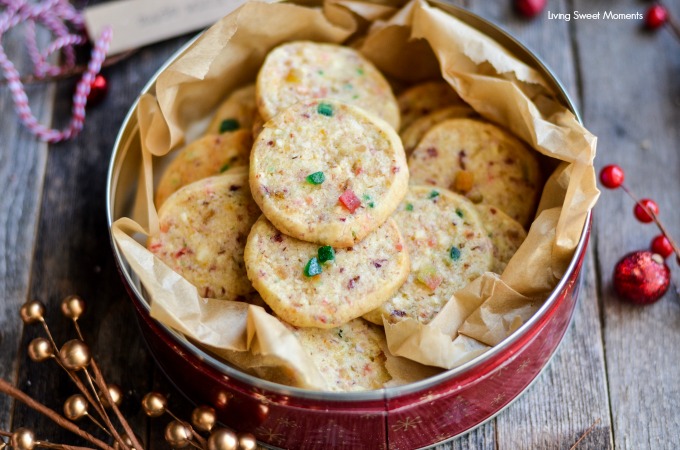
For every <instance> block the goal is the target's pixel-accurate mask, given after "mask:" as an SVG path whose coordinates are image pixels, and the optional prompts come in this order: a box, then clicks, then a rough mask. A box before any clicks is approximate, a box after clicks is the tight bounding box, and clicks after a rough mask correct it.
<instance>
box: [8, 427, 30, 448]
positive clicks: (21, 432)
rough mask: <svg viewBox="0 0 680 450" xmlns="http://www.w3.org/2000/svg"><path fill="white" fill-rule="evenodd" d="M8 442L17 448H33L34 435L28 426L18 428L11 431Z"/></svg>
mask: <svg viewBox="0 0 680 450" xmlns="http://www.w3.org/2000/svg"><path fill="white" fill-rule="evenodd" d="M10 443H11V444H12V447H13V448H15V449H17V450H33V449H34V448H35V435H34V434H33V432H32V431H31V430H29V429H28V428H19V429H18V430H16V431H15V432H14V433H12V439H11V441H10Z"/></svg>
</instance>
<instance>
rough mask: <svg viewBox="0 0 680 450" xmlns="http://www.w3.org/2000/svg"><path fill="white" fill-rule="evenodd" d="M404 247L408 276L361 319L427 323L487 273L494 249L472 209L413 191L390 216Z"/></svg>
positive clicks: (436, 193) (453, 198) (443, 195)
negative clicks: (459, 291) (458, 292)
mask: <svg viewBox="0 0 680 450" xmlns="http://www.w3.org/2000/svg"><path fill="white" fill-rule="evenodd" d="M393 217H394V220H396V221H397V223H398V224H399V228H400V230H401V232H402V235H403V236H404V240H405V241H406V248H407V249H408V252H409V257H410V259H411V273H410V274H409V276H408V278H407V280H406V282H405V283H404V284H403V285H402V286H401V288H400V289H399V291H397V293H396V294H395V295H394V297H392V298H391V299H390V300H388V301H387V302H385V303H383V304H382V305H381V306H380V307H379V308H377V309H376V310H374V311H371V312H370V313H369V314H366V315H364V318H365V319H367V320H370V321H371V322H373V323H376V324H379V325H382V323H383V321H382V317H383V316H385V317H386V319H387V321H388V322H390V323H395V322H398V321H399V320H401V319H403V318H405V317H410V318H412V319H415V320H417V321H419V322H421V323H424V324H426V323H428V322H429V321H430V320H432V318H433V317H434V316H435V315H437V313H438V312H439V310H441V308H442V307H443V306H444V305H445V304H446V302H448V301H449V299H450V298H451V296H452V295H453V294H454V293H455V292H456V291H458V290H459V289H461V288H463V287H465V286H466V285H467V284H468V283H469V282H471V281H472V280H474V279H475V278H477V277H478V276H480V275H481V274H483V273H484V272H486V271H488V270H489V269H490V268H491V264H492V253H493V249H492V245H491V242H490V241H489V239H488V238H487V236H486V231H485V230H484V226H483V225H482V222H481V221H480V220H479V216H478V215H477V211H476V210H475V206H474V205H473V204H472V202H470V201H469V200H467V199H466V198H465V197H463V196H461V195H458V194H454V193H453V192H451V191H448V190H446V189H437V188H432V187H430V186H411V187H410V189H409V192H408V194H407V195H406V198H405V199H404V201H403V202H402V204H401V205H399V208H398V209H397V212H395V213H394V215H393Z"/></svg>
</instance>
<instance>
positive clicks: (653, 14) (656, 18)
mask: <svg viewBox="0 0 680 450" xmlns="http://www.w3.org/2000/svg"><path fill="white" fill-rule="evenodd" d="M667 21H668V10H667V9H666V8H664V7H663V6H661V5H652V6H650V7H649V9H648V10H647V13H646V14H645V26H646V27H647V28H649V29H650V30H656V29H657V28H660V27H662V26H663V25H664V24H665V23H666V22H667Z"/></svg>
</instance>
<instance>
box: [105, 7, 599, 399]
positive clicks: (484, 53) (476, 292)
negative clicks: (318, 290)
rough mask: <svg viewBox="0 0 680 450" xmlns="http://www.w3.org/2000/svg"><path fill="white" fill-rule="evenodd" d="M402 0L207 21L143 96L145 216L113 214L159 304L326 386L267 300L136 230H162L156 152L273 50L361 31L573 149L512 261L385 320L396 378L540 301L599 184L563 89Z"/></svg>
mask: <svg viewBox="0 0 680 450" xmlns="http://www.w3.org/2000/svg"><path fill="white" fill-rule="evenodd" d="M396 6H397V3H395V2H390V1H389V0H388V1H383V2H381V4H375V3H368V2H360V1H333V0H327V1H326V3H324V5H323V7H322V8H314V7H303V6H297V5H293V4H265V3H256V2H251V3H247V4H245V5H244V6H243V7H241V8H239V9H238V10H236V11H235V12H234V13H232V14H230V15H229V16H227V17H225V18H224V19H222V20H220V21H219V22H218V23H217V24H215V25H214V26H213V27H211V28H210V29H209V30H208V31H206V32H205V33H204V34H203V36H202V37H200V38H199V39H198V40H197V41H196V42H195V44H194V45H193V46H192V47H191V48H190V49H189V50H188V51H187V52H185V53H184V55H183V56H181V57H180V58H179V59H178V60H176V61H175V62H174V63H172V64H171V65H170V66H169V67H168V68H167V69H166V70H165V71H164V72H163V73H162V74H161V75H159V77H158V79H157V81H156V87H155V92H154V93H151V94H145V95H143V96H142V98H141V99H140V104H139V107H138V110H137V115H138V119H139V124H140V137H141V138H140V140H141V147H142V153H143V158H142V161H143V167H142V169H141V174H140V183H139V185H140V186H139V192H138V195H137V197H136V204H135V208H134V213H133V216H132V217H131V218H129V219H128V218H124V219H119V220H118V221H117V222H116V223H114V225H113V236H114V239H115V241H116V243H117V245H118V246H119V248H120V250H121V252H122V253H123V254H124V255H125V258H126V259H127V260H128V262H129V263H130V265H131V267H132V269H133V271H134V272H135V273H136V274H137V275H138V276H139V278H140V281H141V283H142V285H143V286H144V288H145V289H146V292H147V294H148V297H149V298H150V300H151V315H152V317H154V318H156V319H157V320H159V321H160V322H162V323H164V324H165V325H167V326H169V327H171V328H173V329H175V330H177V331H179V332H181V333H183V334H184V335H186V336H187V337H188V338H189V339H190V340H192V341H195V342H197V343H200V344H201V345H203V346H204V347H206V348H207V349H208V350H209V351H210V352H212V353H214V354H217V355H218V356H220V357H222V358H224V359H226V360H227V361H231V362H232V363H234V364H236V365H238V366H239V367H242V368H245V369H246V370H248V371H250V372H252V373H256V374H260V375H267V376H270V377H271V376H273V375H275V378H276V379H279V380H282V382H285V383H289V384H295V385H298V386H301V387H306V388H310V389H327V388H328V386H326V384H325V381H324V380H323V378H322V377H321V375H320V373H319V370H318V369H317V368H316V367H314V364H313V363H312V362H311V361H310V358H308V357H307V356H306V355H305V352H304V351H303V350H302V348H301V347H300V345H299V343H297V341H296V339H295V337H294V335H293V333H291V332H290V330H289V329H288V328H287V327H286V326H284V325H283V324H282V323H281V322H279V321H278V319H276V318H274V317H273V316H270V315H269V314H267V313H266V312H265V311H264V310H263V309H262V308H259V307H257V306H252V305H245V304H240V303H237V302H229V301H222V300H213V299H204V298H201V297H200V295H198V293H197V292H196V289H195V288H193V286H191V285H190V284H189V283H188V282H186V280H184V279H183V278H182V277H181V276H179V275H177V274H175V273H174V272H173V271H172V270H170V269H169V268H168V267H167V266H165V264H163V263H162V262H161V261H160V260H158V259H157V258H155V257H154V256H153V255H152V254H151V253H150V252H148V251H147V250H146V249H145V248H144V247H143V246H142V245H140V244H139V242H138V241H139V240H140V239H141V237H143V236H144V235H148V234H150V233H154V232H156V230H157V217H156V211H155V208H154V206H153V202H152V199H153V181H152V180H153V176H152V175H153V171H152V169H153V160H154V158H155V157H162V156H163V155H166V154H167V153H168V152H170V150H172V149H174V148H178V147H179V146H181V145H182V144H183V142H184V140H185V137H186V135H187V133H188V130H189V129H190V127H191V126H192V124H195V123H197V122H198V121H200V120H201V119H205V117H207V116H208V115H209V114H210V113H211V111H212V110H214V108H215V107H216V105H217V103H218V102H219V101H220V100H221V99H222V98H224V97H225V96H226V95H227V94H228V93H229V92H231V91H232V90H234V89H235V88H237V87H239V86H241V85H244V84H246V83H248V82H252V81H253V80H254V79H255V76H256V74H257V70H258V69H259V67H260V65H261V63H262V61H263V60H264V57H265V55H266V54H267V52H268V51H269V50H271V49H272V48H273V47H275V46H276V45H278V44H280V43H283V42H286V41H293V40H304V39H307V40H314V41H319V42H335V43H343V42H344V43H348V44H349V45H353V46H354V47H356V48H358V49H359V50H360V51H361V52H362V53H363V54H364V55H366V56H367V57H368V58H369V59H370V60H372V61H373V62H374V64H376V66H378V68H379V69H381V70H382V71H383V72H384V73H386V74H387V75H389V76H391V77H393V78H395V79H396V80H397V81H399V82H413V81H418V80H423V79H428V78H432V77H435V76H436V77H443V78H444V79H445V80H446V81H447V82H449V83H450V84H451V86H452V87H453V88H454V89H455V90H456V91H457V92H458V94H459V95H460V97H461V98H462V99H463V100H464V101H465V102H467V103H469V104H470V105H471V106H472V107H473V108H474V109H475V110H476V111H477V112H478V113H480V114H481V115H482V116H484V117H486V118H488V119H489V120H492V121H494V122H496V123H498V124H500V125H502V126H505V127H507V128H508V129H510V130H511V131H512V132H514V133H515V134H516V135H518V136H519V137H521V138H522V139H524V140H525V141H526V142H528V143H529V144H530V145H531V146H533V147H534V148H535V149H536V150H537V151H539V152H541V153H542V154H544V155H546V156H548V157H550V158H553V159H555V160H556V161H557V162H559V161H562V163H561V164H559V165H558V167H557V169H556V170H555V171H554V173H553V174H552V175H551V176H550V178H549V179H548V180H547V182H546V185H545V188H544V191H543V195H542V197H541V201H540V204H539V208H538V212H537V217H536V219H535V221H534V222H533V224H532V226H531V228H530V230H529V233H528V237H527V239H526V241H525V242H524V243H523V244H522V246H521V247H520V249H519V250H518V252H517V253H516V254H515V256H514V257H513V258H512V260H511V261H510V262H509V264H508V266H507V268H506V269H505V271H504V272H503V274H502V275H500V276H499V275H496V274H492V273H487V274H485V275H483V276H482V277H480V278H478V279H477V280H475V281H473V282H472V283H470V284H469V285H468V286H466V287H465V288H464V289H462V290H461V291H459V292H457V293H456V294H455V295H454V297H453V298H452V299H451V301H449V302H448V303H447V305H446V306H445V307H444V308H443V309H442V311H441V312H440V313H439V314H438V315H437V317H435V318H434V319H433V320H432V322H430V323H429V324H428V325H422V324H420V323H418V322H417V321H414V320H404V321H402V322H399V323H398V324H396V325H386V328H385V331H386V335H387V346H388V348H386V349H385V351H386V354H387V357H388V361H387V367H388V370H389V371H390V374H391V375H392V376H393V380H392V381H391V382H390V385H398V384H404V383H408V382H413V381H416V380H419V379H422V378H425V377H427V376H431V375H433V374H434V373H436V372H437V371H439V370H440V369H435V367H436V368H452V367H455V366H458V365H460V364H463V363H465V362H467V361H470V360H471V359H473V358H475V357H476V356H478V355H480V354H482V353H484V352H485V351H487V350H488V349H489V348H490V347H491V346H493V345H496V344H497V343H499V342H500V341H502V340H503V339H504V338H505V337H507V336H508V335H509V334H510V333H512V332H513V331H514V330H516V329H517V328H518V327H519V326H521V325H522V324H523V323H524V322H525V321H526V320H527V319H528V318H529V317H530V316H531V315H532V314H533V313H534V312H535V311H536V309H537V308H538V307H539V306H540V305H541V303H542V302H543V301H544V299H545V298H546V297H547V296H548V294H549V292H550V291H551V290H552V289H553V288H554V287H555V285H556V284H557V282H558V280H559V278H560V277H561V276H562V275H563V274H564V272H565V270H566V267H567V266H568V263H569V261H570V259H571V256H572V254H573V251H574V249H575V248H576V245H577V243H578V239H579V237H580V235H581V232H582V229H583V225H584V223H585V218H586V215H587V213H588V211H589V210H590V209H591V208H592V207H593V205H594V204H595V202H596V200H597V198H598V195H599V192H598V191H597V189H596V187H595V172H594V169H593V159H594V157H595V145H596V138H595V137H594V136H593V135H592V134H590V133H589V132H588V131H587V130H586V129H585V128H583V127H582V126H581V125H579V124H578V122H577V120H576V118H575V117H574V115H573V114H572V113H570V112H569V111H568V110H567V109H566V108H565V107H563V106H562V105H560V104H558V103H557V102H556V101H555V100H553V96H552V92H551V91H550V88H549V87H548V84H547V83H546V81H545V80H544V79H543V78H542V77H541V75H540V74H539V73H538V72H537V71H536V70H534V69H532V68H531V67H529V66H527V65H526V64H524V63H522V62H521V61H520V60H519V59H517V58H515V57H514V56H513V55H512V54H510V53H509V52H508V51H506V50H505V49H504V48H503V47H501V46H500V45H499V44H497V43H496V42H495V41H493V40H492V39H490V38H489V37H487V36H485V35H483V34H482V33H480V32H478V31H476V30H475V29H473V28H471V27H469V26H468V25H466V24H464V23H463V22H461V21H460V20H458V19H456V18H454V17H452V16H450V15H448V14H447V13H445V12H443V11H442V10H440V9H438V8H436V7H431V6H429V5H427V4H426V3H425V2H423V1H419V0H414V1H412V2H410V3H408V4H406V5H405V6H404V7H402V8H400V9H397V8H396ZM152 155H153V156H154V158H152ZM134 238H137V240H136V239H134ZM427 366H434V367H427Z"/></svg>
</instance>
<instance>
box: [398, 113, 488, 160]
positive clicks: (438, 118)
mask: <svg viewBox="0 0 680 450" xmlns="http://www.w3.org/2000/svg"><path fill="white" fill-rule="evenodd" d="M476 115H477V113H476V112H475V110H474V109H472V108H470V107H469V106H465V105H454V106H448V107H446V108H442V109H438V110H436V111H435V112H432V113H430V114H428V115H426V116H423V117H420V118H418V119H416V120H414V121H413V123H411V125H409V126H408V127H406V128H405V129H403V131H402V132H401V133H399V136H400V137H401V142H402V143H403V144H404V153H406V156H408V155H410V154H411V152H413V149H415V148H416V146H417V145H418V142H420V140H421V139H422V138H423V136H425V133H427V132H428V131H429V130H430V128H432V127H433V126H435V125H437V124H438V123H439V122H443V121H445V120H446V119H451V118H453V117H474V116H476Z"/></svg>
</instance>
